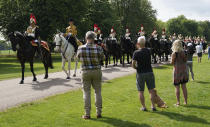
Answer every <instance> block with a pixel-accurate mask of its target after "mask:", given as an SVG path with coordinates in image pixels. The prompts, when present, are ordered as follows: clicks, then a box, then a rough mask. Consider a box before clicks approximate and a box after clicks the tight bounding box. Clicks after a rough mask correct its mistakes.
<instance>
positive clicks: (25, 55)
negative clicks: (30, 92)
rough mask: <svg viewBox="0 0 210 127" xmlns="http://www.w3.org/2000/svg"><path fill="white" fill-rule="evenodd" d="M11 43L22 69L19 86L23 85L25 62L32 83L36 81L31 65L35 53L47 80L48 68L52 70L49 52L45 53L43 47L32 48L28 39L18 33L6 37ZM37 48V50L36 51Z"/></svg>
mask: <svg viewBox="0 0 210 127" xmlns="http://www.w3.org/2000/svg"><path fill="white" fill-rule="evenodd" d="M8 37H9V39H10V41H11V43H12V49H13V51H16V50H17V58H18V60H19V61H20V63H21V68H22V79H21V81H20V84H23V83H24V70H25V62H29V63H30V68H31V72H32V74H33V81H37V78H36V74H35V73H34V68H33V63H34V56H35V53H36V52H37V51H38V52H39V53H38V54H39V55H40V57H41V60H42V62H43V64H44V67H45V77H44V79H47V78H48V67H50V68H53V65H52V58H51V54H50V52H49V51H47V50H46V49H45V48H44V47H41V46H40V48H39V47H34V46H32V44H31V43H30V41H31V40H30V39H29V38H27V37H26V36H25V35H23V34H22V33H20V32H12V33H10V34H9V35H8ZM38 48H39V49H38Z"/></svg>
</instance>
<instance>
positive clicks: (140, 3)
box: [0, 0, 156, 40]
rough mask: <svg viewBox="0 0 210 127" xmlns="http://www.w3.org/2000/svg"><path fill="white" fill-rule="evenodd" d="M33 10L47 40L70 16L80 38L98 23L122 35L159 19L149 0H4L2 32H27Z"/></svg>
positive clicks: (0, 10)
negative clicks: (112, 28)
mask: <svg viewBox="0 0 210 127" xmlns="http://www.w3.org/2000/svg"><path fill="white" fill-rule="evenodd" d="M31 13H33V14H34V15H35V16H36V18H37V23H38V26H39V27H40V29H41V38H43V39H45V40H52V36H53V34H55V33H56V30H57V29H59V30H61V31H62V32H65V28H66V27H67V26H68V20H69V18H70V17H71V18H73V19H74V20H75V24H76V26H77V28H78V37H79V38H82V37H84V34H85V32H87V31H88V30H93V24H94V23H97V24H98V25H99V27H100V28H101V29H102V32H103V33H104V36H108V34H109V33H110V29H111V27H112V26H113V27H114V28H115V29H116V31H117V34H118V35H120V33H122V32H123V33H124V32H125V28H126V27H129V29H130V30H131V31H132V33H136V32H137V30H138V29H139V28H140V24H144V25H145V29H147V30H148V31H149V30H150V31H151V30H152V29H153V27H154V26H155V22H156V10H154V9H153V8H152V6H151V3H150V2H149V1H148V0H62V1H60V0H59V1H58V0H0V19H1V20H0V32H2V33H3V35H4V36H5V37H6V35H7V34H8V33H10V32H13V31H21V32H24V31H25V30H26V28H27V26H28V25H29V17H30V14H31Z"/></svg>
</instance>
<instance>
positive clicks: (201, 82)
mask: <svg viewBox="0 0 210 127" xmlns="http://www.w3.org/2000/svg"><path fill="white" fill-rule="evenodd" d="M196 82H197V83H200V84H210V82H206V81H196Z"/></svg>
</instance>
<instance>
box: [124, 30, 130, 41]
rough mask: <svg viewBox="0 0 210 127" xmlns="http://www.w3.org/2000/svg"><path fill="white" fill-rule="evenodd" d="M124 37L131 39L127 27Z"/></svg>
mask: <svg viewBox="0 0 210 127" xmlns="http://www.w3.org/2000/svg"><path fill="white" fill-rule="evenodd" d="M125 39H126V40H131V33H130V30H129V28H128V27H127V28H126V30H125Z"/></svg>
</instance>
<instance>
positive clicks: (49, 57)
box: [48, 53, 54, 69]
mask: <svg viewBox="0 0 210 127" xmlns="http://www.w3.org/2000/svg"><path fill="white" fill-rule="evenodd" d="M48 67H50V68H51V69H53V68H54V67H53V62H52V56H51V53H49V56H48Z"/></svg>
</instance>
